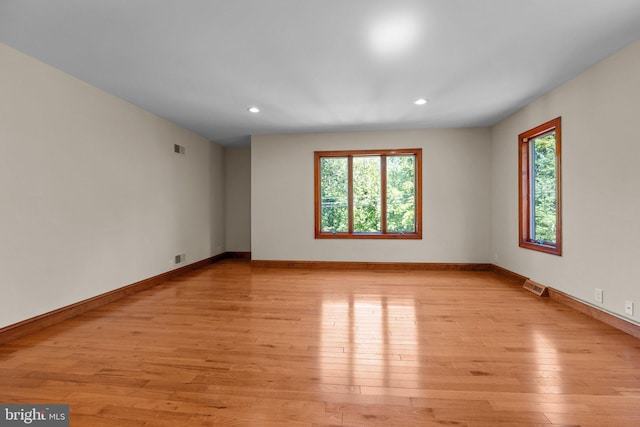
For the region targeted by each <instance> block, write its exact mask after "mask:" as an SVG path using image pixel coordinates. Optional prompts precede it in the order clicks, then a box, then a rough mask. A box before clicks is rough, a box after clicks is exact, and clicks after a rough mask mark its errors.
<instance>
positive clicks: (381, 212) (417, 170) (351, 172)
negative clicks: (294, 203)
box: [315, 149, 422, 239]
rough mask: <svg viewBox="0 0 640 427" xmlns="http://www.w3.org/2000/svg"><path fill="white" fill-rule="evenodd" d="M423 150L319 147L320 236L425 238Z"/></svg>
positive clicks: (317, 213) (317, 199)
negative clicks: (423, 217)
mask: <svg viewBox="0 0 640 427" xmlns="http://www.w3.org/2000/svg"><path fill="white" fill-rule="evenodd" d="M421 164H422V150H421V149H402V150H372V151H317V152H316V153H315V236H316V238H328V239H330V238H373V239H376V238H377V239H380V238H382V239H402V238H404V239H421V238H422V230H421V228H422V227H421V226H422V213H421V212H422V211H421V209H422V191H421V183H422V167H421Z"/></svg>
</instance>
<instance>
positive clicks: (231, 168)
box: [224, 147, 251, 252]
mask: <svg viewBox="0 0 640 427" xmlns="http://www.w3.org/2000/svg"><path fill="white" fill-rule="evenodd" d="M224 159H225V168H224V170H225V174H224V176H225V188H226V193H225V194H226V195H225V206H226V213H227V221H226V239H227V243H226V250H227V251H229V252H250V251H251V147H239V148H231V147H228V148H225V150H224Z"/></svg>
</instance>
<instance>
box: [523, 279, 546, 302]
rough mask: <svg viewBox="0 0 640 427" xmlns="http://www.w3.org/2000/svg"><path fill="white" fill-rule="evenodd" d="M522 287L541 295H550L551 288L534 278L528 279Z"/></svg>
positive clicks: (544, 296)
mask: <svg viewBox="0 0 640 427" xmlns="http://www.w3.org/2000/svg"><path fill="white" fill-rule="evenodd" d="M522 287H523V288H524V289H526V290H527V291H529V292H531V293H533V294H536V295H538V296H539V297H543V298H546V297H548V296H549V289H548V288H547V287H546V286H544V285H541V284H540V283H536V282H534V281H533V280H529V279H527V281H526V282H524V285H523V286H522Z"/></svg>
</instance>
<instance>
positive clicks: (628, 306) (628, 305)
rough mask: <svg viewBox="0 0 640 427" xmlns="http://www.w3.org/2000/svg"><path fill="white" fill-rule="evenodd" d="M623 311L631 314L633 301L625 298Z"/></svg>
mask: <svg viewBox="0 0 640 427" xmlns="http://www.w3.org/2000/svg"><path fill="white" fill-rule="evenodd" d="M624 312H625V313H627V314H628V315H629V316H633V301H629V300H626V301H625V302H624Z"/></svg>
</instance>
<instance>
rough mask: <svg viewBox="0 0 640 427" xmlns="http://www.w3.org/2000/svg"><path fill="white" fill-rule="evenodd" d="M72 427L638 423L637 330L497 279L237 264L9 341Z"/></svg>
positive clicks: (12, 374) (18, 386) (3, 356)
mask: <svg viewBox="0 0 640 427" xmlns="http://www.w3.org/2000/svg"><path fill="white" fill-rule="evenodd" d="M0 403H69V404H70V405H71V425H72V426H88V427H100V426H118V427H127V426H172V427H173V426H182V425H185V426H225V425H233V426H259V427H262V426H385V427H386V426H431V425H433V426H442V425H456V426H497V425H514V426H515V425H517V426H523V425H583V426H587V425H601V426H640V340H638V339H636V338H633V337H632V336H630V335H626V334H624V333H622V332H620V331H618V330H615V329H613V328H611V327H609V326H607V325H605V324H603V323H600V322H598V321H595V320H593V319H591V318H588V317H586V316H585V315H582V314H580V313H577V312H575V311H572V310H571V309H569V308H566V307H565V306H563V305H560V304H558V303H556V302H553V301H548V300H542V299H539V298H537V297H536V296H534V295H532V294H530V293H527V292H526V291H523V290H522V289H521V288H519V287H517V286H514V285H512V284H510V283H509V282H506V281H504V280H503V279H501V278H500V277H498V276H497V275H495V274H493V273H491V272H452V271H446V272H444V271H443V272H408V271H395V272H394V271H351V270H345V271H330V270H306V269H280V268H266V269H263V268H251V267H250V265H249V263H248V262H247V261H239V260H226V261H223V262H220V263H217V264H215V265H212V266H210V267H207V268H205V269H202V270H198V271H196V272H192V273H190V274H188V275H186V276H183V277H181V278H178V279H174V280H172V281H169V282H166V283H164V284H161V285H159V286H156V287H154V288H152V289H148V290H145V291H143V292H140V293H138V294H135V295H133V296H130V297H127V298H125V299H122V300H120V301H118V302H115V303H112V304H110V305H107V306H104V307H103V308H100V309H97V310H94V311H92V312H89V313H86V314H84V315H81V316H78V317H75V318H73V319H70V320H67V321H65V322H63V323H60V324H58V325H55V326H53V327H50V328H48V329H46V330H43V331H41V332H38V333H35V334H32V335H30V336H27V337H23V338H21V339H18V340H15V341H12V342H10V343H8V344H5V345H2V346H0Z"/></svg>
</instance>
